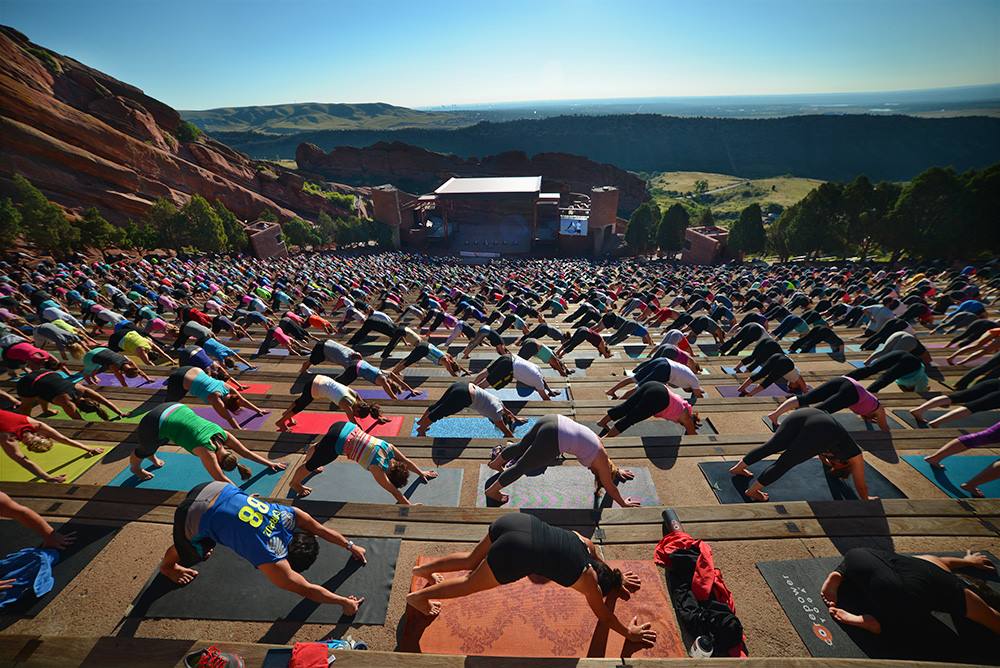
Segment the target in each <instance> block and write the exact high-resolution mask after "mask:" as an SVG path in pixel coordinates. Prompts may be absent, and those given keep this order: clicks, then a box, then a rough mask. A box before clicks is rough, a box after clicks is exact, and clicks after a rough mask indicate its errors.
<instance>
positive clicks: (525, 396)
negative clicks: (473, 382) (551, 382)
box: [487, 385, 570, 401]
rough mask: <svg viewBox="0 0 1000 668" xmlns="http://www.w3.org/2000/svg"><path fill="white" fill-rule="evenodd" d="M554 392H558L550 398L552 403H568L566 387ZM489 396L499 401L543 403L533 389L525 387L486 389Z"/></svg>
mask: <svg viewBox="0 0 1000 668" xmlns="http://www.w3.org/2000/svg"><path fill="white" fill-rule="evenodd" d="M552 389H553V390H554V391H555V392H558V393H559V394H557V395H556V396H554V397H552V401H569V400H570V396H569V388H568V387H553V388H552ZM487 391H488V392H489V393H490V394H493V395H496V397H497V398H498V399H500V400H501V401H544V399H542V398H541V397H540V396H538V392H536V391H535V388H533V387H528V386H527V385H518V386H517V387H504V388H501V389H499V390H495V389H493V388H487Z"/></svg>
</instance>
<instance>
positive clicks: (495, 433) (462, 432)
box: [410, 417, 538, 438]
mask: <svg viewBox="0 0 1000 668" xmlns="http://www.w3.org/2000/svg"><path fill="white" fill-rule="evenodd" d="M526 419H527V420H528V421H527V422H526V423H525V424H522V425H519V426H518V427H516V428H515V429H514V436H516V437H517V438H522V437H523V436H524V435H525V434H527V433H528V430H530V429H531V426H532V425H533V424H535V421H536V420H537V419H538V418H526ZM416 435H417V425H416V423H414V425H413V427H412V429H411V430H410V436H416ZM427 436H429V437H431V438H503V434H501V433H500V430H499V429H497V428H496V427H495V426H493V423H492V422H490V421H489V420H487V419H486V418H484V417H474V418H473V417H467V418H466V417H447V418H445V419H443V420H438V421H437V422H435V423H434V424H432V425H431V428H430V429H428V430H427Z"/></svg>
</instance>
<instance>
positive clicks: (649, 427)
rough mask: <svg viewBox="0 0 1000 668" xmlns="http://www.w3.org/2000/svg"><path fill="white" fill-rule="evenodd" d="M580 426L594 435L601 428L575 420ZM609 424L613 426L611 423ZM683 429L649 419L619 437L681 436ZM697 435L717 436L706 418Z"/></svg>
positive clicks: (586, 421)
mask: <svg viewBox="0 0 1000 668" xmlns="http://www.w3.org/2000/svg"><path fill="white" fill-rule="evenodd" d="M577 422H579V423H580V424H582V425H586V426H587V427H588V428H589V429H590V430H591V431H593V432H594V433H595V434H599V433H601V428H600V427H599V426H597V422H596V421H594V422H590V421H589V420H577ZM611 424H614V423H613V422H612V423H611ZM684 433H685V432H684V427H682V426H681V425H679V424H677V423H676V422H671V421H669V420H661V419H659V418H649V419H647V420H643V421H642V422H640V423H639V424H634V425H632V426H631V427H629V428H628V429H626V430H625V431H623V432H622V433H621V434H620V435H621V436H683V435H684ZM698 433H699V434H718V433H719V432H717V431H716V430H715V427H714V426H713V425H712V423H711V421H710V420H708V419H707V418H702V420H701V426H700V427H698Z"/></svg>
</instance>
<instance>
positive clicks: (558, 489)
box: [476, 464, 660, 509]
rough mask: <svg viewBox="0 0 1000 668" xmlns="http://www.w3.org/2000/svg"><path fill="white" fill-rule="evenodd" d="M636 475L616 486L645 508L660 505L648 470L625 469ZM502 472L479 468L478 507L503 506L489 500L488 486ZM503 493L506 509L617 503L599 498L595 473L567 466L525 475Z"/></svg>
mask: <svg viewBox="0 0 1000 668" xmlns="http://www.w3.org/2000/svg"><path fill="white" fill-rule="evenodd" d="M624 468H626V469H628V470H630V471H632V473H634V474H635V478H633V479H632V480H626V481H622V482H620V483H619V484H618V485H617V487H618V490H619V491H620V492H621V493H622V496H624V497H626V498H628V497H633V498H635V499H637V500H638V501H639V502H640V503H641V504H642V505H644V506H658V505H660V497H659V496H657V494H656V486H655V485H654V484H653V478H652V477H651V476H650V475H649V469H648V468H645V467H638V468H636V467H632V466H626V467H624ZM498 475H500V472H499V471H494V470H493V469H491V468H490V467H489V466H487V465H485V464H480V465H479V488H478V492H477V493H476V506H477V507H479V508H486V507H490V508H493V507H498V506H499V505H500V504H498V503H496V502H495V501H493V500H492V499H487V498H486V494H485V491H486V488H487V487H489V486H490V485H491V484H492V483H493V481H494V478H495V477H496V476H498ZM503 492H504V494H507V495H508V496H510V501H508V502H507V503H505V504H504V505H503V507H504V508H584V509H593V508H610V507H612V506H613V505H615V504H614V501H612V499H611V497H610V496H608V494H607V493H606V492H604V491H603V490H602V492H601V495H600V496H599V497H597V496H595V495H594V474H593V473H591V472H590V470H588V469H587V468H586V467H583V466H573V465H570V464H564V465H559V466H549V467H548V468H546V469H543V470H542V471H540V472H538V473H537V475H526V476H524V477H522V478H520V479H519V480H517V482H515V483H513V484H511V485H509V486H507V487H505V488H504V489H503Z"/></svg>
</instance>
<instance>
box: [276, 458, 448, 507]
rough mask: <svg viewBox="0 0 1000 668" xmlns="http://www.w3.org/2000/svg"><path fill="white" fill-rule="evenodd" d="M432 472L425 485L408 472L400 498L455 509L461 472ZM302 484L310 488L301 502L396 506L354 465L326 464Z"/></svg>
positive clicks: (372, 479)
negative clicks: (320, 471)
mask: <svg viewBox="0 0 1000 668" xmlns="http://www.w3.org/2000/svg"><path fill="white" fill-rule="evenodd" d="M436 471H437V474H438V477H437V478H434V479H433V480H429V481H427V482H423V481H422V480H421V479H420V478H419V477H418V476H415V475H413V474H412V473H411V474H410V480H409V482H407V483H406V485H404V486H403V487H402V490H401V491H402V492H403V496H405V497H406V498H408V499H409V500H410V501H412V502H414V503H422V504H424V505H427V506H450V507H452V508H455V507H457V506H458V499H459V496H460V495H461V493H462V469H436ZM304 484H305V485H306V486H307V487H311V488H312V494H310V495H309V496H307V497H305V498H304V499H303V500H304V501H338V502H353V503H396V499H394V498H393V496H392V495H391V494H389V492H387V491H385V490H384V489H382V488H381V487H380V486H379V484H378V483H377V482H375V479H374V478H372V476H371V473H369V472H368V471H366V470H364V469H362V468H361V467H360V466H358V465H357V464H355V463H354V462H333V463H332V464H327V465H326V466H324V467H323V472H322V473H318V474H316V475H313V476H311V477H309V478H306V480H305V483H304ZM289 498H292V497H291V495H290V496H289Z"/></svg>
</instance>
